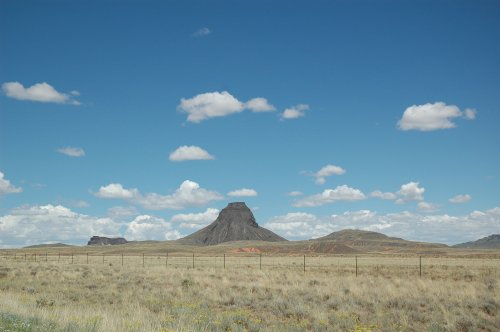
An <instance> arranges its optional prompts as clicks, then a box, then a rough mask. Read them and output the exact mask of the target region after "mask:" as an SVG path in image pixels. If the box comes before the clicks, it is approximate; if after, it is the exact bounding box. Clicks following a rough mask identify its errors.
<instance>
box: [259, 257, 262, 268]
mask: <svg viewBox="0 0 500 332" xmlns="http://www.w3.org/2000/svg"><path fill="white" fill-rule="evenodd" d="M259 269H261V270H262V254H260V255H259Z"/></svg>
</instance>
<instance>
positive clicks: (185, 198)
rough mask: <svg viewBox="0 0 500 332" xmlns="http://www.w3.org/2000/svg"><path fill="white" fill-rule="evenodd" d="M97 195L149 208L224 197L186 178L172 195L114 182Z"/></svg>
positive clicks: (174, 207) (198, 203) (177, 206)
mask: <svg viewBox="0 0 500 332" xmlns="http://www.w3.org/2000/svg"><path fill="white" fill-rule="evenodd" d="M95 196H97V197H99V198H120V199H124V200H126V201H127V202H130V203H132V204H137V205H140V206H141V207H143V208H144V209H147V210H164V209H172V210H178V209H184V208H186V207H191V206H201V205H205V204H208V203H210V202H212V201H216V200H221V199H223V198H224V197H223V196H222V195H220V194H219V193H217V192H215V191H210V190H207V189H204V188H201V187H200V185H199V184H198V183H196V182H193V181H190V180H186V181H184V182H182V184H181V185H180V186H179V188H177V189H176V190H175V192H174V193H173V194H171V195H160V194H156V193H148V194H145V195H143V194H141V193H140V192H139V190H137V189H135V188H134V189H125V188H123V186H122V185H121V184H119V183H112V184H109V185H107V186H103V187H101V188H100V189H99V191H98V192H97V193H95Z"/></svg>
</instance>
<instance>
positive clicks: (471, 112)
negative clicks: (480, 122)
mask: <svg viewBox="0 0 500 332" xmlns="http://www.w3.org/2000/svg"><path fill="white" fill-rule="evenodd" d="M476 114H477V111H476V110H475V109H473V108H466V109H465V111H464V115H463V116H464V118H466V119H467V120H474V119H475V118H476Z"/></svg>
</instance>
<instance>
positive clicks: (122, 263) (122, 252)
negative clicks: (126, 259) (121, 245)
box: [122, 252, 123, 266]
mask: <svg viewBox="0 0 500 332" xmlns="http://www.w3.org/2000/svg"><path fill="white" fill-rule="evenodd" d="M122 266H123V252H122Z"/></svg>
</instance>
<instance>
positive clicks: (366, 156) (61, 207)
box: [0, 0, 500, 247]
mask: <svg viewBox="0 0 500 332" xmlns="http://www.w3.org/2000/svg"><path fill="white" fill-rule="evenodd" d="M499 33H500V4H498V2H495V1H77V0H75V1H22V2H20V1H8V0H6V1H2V2H0V49H1V52H0V84H1V85H2V90H1V91H0V172H1V174H0V246H1V247H12V246H22V245H26V244H33V243H41V242H65V243H75V244H83V243H85V242H86V239H88V238H89V237H90V236H92V235H108V236H126V237H127V238H128V239H137V240H143V239H156V240H165V239H175V238H178V237H180V236H184V235H187V234H190V233H191V232H193V231H194V230H196V229H199V228H200V227H203V226H204V225H207V224H208V223H210V222H211V221H213V220H214V219H215V217H216V216H217V213H218V211H219V210H220V209H222V208H223V207H224V206H225V205H226V204H227V203H228V202H231V201H245V202H247V204H248V205H249V206H250V207H251V208H252V209H253V211H254V214H255V216H256V219H257V222H258V223H259V224H261V225H263V226H264V227H267V228H269V229H272V230H273V231H275V232H276V233H278V234H280V235H282V236H284V237H286V238H288V239H308V238H312V237H318V236H322V235H326V234H328V233H330V232H332V231H336V230H340V229H343V228H361V229H368V230H374V231H380V232H383V233H385V234H388V235H394V236H400V237H404V238H407V239H410V240H423V241H436V242H444V243H449V244H453V243H458V242H463V241H468V240H474V239H477V238H479V237H482V236H486V235H489V234H492V233H500V174H499V170H500V154H499V153H498V152H499V151H498V146H500V134H499V133H498V129H497V127H498V125H499V124H500V113H499V109H500V101H499V98H498V97H499V94H500V91H499V88H498V87H499V86H500V66H499V65H498V59H499V58H500V38H499ZM291 193H292V194H291Z"/></svg>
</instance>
